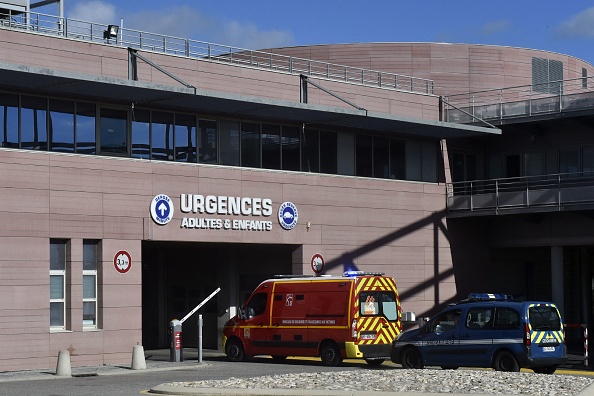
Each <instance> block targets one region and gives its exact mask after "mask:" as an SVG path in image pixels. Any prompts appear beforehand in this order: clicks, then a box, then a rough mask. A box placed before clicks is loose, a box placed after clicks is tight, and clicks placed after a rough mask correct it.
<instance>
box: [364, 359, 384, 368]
mask: <svg viewBox="0 0 594 396" xmlns="http://www.w3.org/2000/svg"><path fill="white" fill-rule="evenodd" d="M365 361H366V362H367V364H368V365H370V366H371V367H379V366H380V365H381V364H382V363H383V362H384V359H365Z"/></svg>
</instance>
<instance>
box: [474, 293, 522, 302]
mask: <svg viewBox="0 0 594 396" xmlns="http://www.w3.org/2000/svg"><path fill="white" fill-rule="evenodd" d="M513 298H514V297H513V296H512V295H511V294H495V293H470V294H469V295H468V299H469V300H471V301H472V300H474V301H479V300H513Z"/></svg>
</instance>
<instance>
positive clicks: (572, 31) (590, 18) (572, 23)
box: [557, 7, 594, 38]
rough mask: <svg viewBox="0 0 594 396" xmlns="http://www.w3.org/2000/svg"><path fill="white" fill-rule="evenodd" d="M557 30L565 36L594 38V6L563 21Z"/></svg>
mask: <svg viewBox="0 0 594 396" xmlns="http://www.w3.org/2000/svg"><path fill="white" fill-rule="evenodd" d="M557 32H558V34H560V35H561V36H563V37H585V38H594V7H590V8H588V9H586V10H584V11H582V12H580V13H579V14H577V15H574V16H573V17H571V18H570V19H568V20H566V21H563V22H561V24H559V26H558V27H557Z"/></svg>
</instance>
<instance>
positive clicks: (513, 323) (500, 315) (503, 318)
mask: <svg viewBox="0 0 594 396" xmlns="http://www.w3.org/2000/svg"><path fill="white" fill-rule="evenodd" d="M518 327H520V314H519V313H518V311H516V310H515V309H512V308H497V311H496V312H495V326H494V328H495V329H517V328H518Z"/></svg>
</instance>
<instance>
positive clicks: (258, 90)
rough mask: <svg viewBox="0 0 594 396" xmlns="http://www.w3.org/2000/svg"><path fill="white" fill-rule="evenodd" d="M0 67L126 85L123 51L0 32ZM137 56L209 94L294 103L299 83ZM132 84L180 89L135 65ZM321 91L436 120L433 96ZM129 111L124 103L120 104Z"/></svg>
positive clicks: (315, 94) (317, 98)
mask: <svg viewBox="0 0 594 396" xmlns="http://www.w3.org/2000/svg"><path fill="white" fill-rule="evenodd" d="M0 48H2V51H0V62H6V63H10V64H14V65H27V66H36V67H43V68H49V69H52V70H60V71H64V72H69V73H78V74H80V73H82V74H85V75H91V76H101V77H109V78H118V79H124V80H127V79H128V51H127V49H126V48H124V47H118V46H109V45H103V44H96V43H87V42H81V41H78V40H72V39H64V38H56V37H47V36H42V35H35V34H29V33H23V32H19V31H10V30H3V29H0ZM141 54H142V56H144V57H146V58H147V59H149V60H150V61H152V62H154V63H155V64H157V65H159V66H160V67H162V68H164V69H165V70H167V71H168V72H170V73H173V74H174V75H175V76H177V77H178V78H181V79H182V80H183V81H185V82H187V83H188V84H191V85H193V86H195V87H197V88H200V89H205V90H208V91H212V92H219V93H225V94H235V95H242V96H248V97H259V98H267V99H272V100H283V101H288V102H295V103H299V100H300V79H299V76H298V75H297V74H289V73H286V72H273V71H267V70H258V69H255V68H250V67H240V66H234V65H229V64H225V63H217V62H215V61H208V60H204V59H188V58H184V57H178V56H172V55H163V54H159V53H151V52H141ZM138 80H139V81H141V82H145V83H154V84H166V85H170V86H176V87H177V86H180V84H179V83H177V82H176V81H175V80H173V79H172V78H170V77H168V76H167V75H165V74H164V73H162V72H161V71H159V70H157V69H155V68H153V67H151V66H150V65H148V64H146V63H144V62H143V61H142V60H140V59H139V60H138ZM317 82H318V83H320V84H321V85H322V86H323V87H324V88H326V89H328V90H330V91H332V92H334V93H336V94H337V95H339V96H340V97H342V98H344V99H347V100H349V101H351V102H353V103H355V104H357V105H359V106H360V107H364V108H365V109H367V110H368V111H373V112H381V113H386V114H391V115H396V116H406V117H413V118H422V119H427V120H438V119H439V99H438V97H436V96H431V95H424V94H413V93H407V92H397V91H393V90H389V89H382V88H374V87H365V86H361V85H356V84H347V83H339V82H335V81H320V80H317ZM308 103H309V104H312V105H324V106H332V107H338V108H347V109H352V107H351V106H350V105H348V104H346V103H345V102H343V101H341V100H339V99H337V98H335V97H333V96H331V95H328V94H327V93H324V92H323V91H321V90H319V89H317V88H314V87H313V86H312V87H311V88H310V89H309V95H308ZM126 104H127V105H129V103H126Z"/></svg>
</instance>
